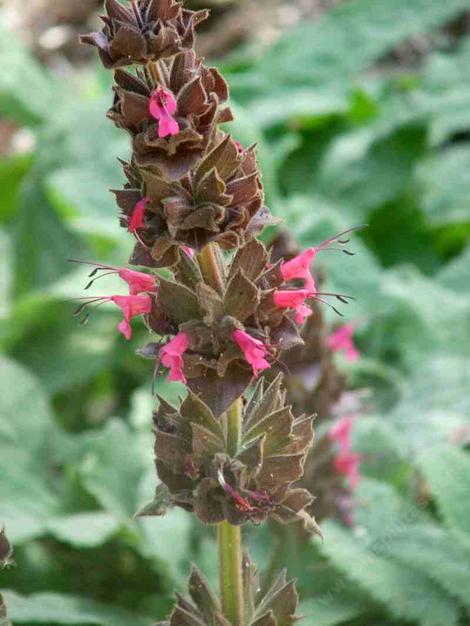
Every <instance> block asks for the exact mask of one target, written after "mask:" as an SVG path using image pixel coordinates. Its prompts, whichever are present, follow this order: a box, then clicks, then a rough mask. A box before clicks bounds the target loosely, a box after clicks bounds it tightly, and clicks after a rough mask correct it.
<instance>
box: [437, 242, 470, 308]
mask: <svg viewBox="0 0 470 626" xmlns="http://www.w3.org/2000/svg"><path fill="white" fill-rule="evenodd" d="M469 267H470V246H467V248H465V250H464V251H463V252H462V254H460V255H459V256H457V257H456V258H455V259H453V260H452V261H451V262H450V263H447V265H445V266H444V267H443V268H442V269H441V271H440V272H439V273H438V274H437V276H436V278H437V280H438V281H439V283H440V284H441V285H442V286H443V287H445V288H446V289H452V290H453V291H455V292H457V293H458V294H461V295H462V294H465V295H466V296H470V281H469V280H468V268H469Z"/></svg>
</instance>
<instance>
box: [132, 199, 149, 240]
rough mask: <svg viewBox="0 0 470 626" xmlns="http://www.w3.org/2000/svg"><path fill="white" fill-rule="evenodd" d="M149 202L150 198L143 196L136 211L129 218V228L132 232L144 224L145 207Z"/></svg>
mask: <svg viewBox="0 0 470 626" xmlns="http://www.w3.org/2000/svg"><path fill="white" fill-rule="evenodd" d="M148 202H149V198H142V200H139V202H137V204H136V205H135V207H134V211H133V212H132V215H131V216H130V218H129V223H128V225H127V230H128V232H130V233H135V232H136V231H137V230H138V229H139V228H142V227H143V226H144V216H145V208H146V206H147V204H148Z"/></svg>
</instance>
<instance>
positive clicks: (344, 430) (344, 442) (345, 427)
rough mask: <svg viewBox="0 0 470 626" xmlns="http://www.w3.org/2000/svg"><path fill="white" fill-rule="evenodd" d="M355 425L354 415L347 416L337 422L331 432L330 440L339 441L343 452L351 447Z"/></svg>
mask: <svg viewBox="0 0 470 626" xmlns="http://www.w3.org/2000/svg"><path fill="white" fill-rule="evenodd" d="M353 424H354V417H353V416H352V415H347V416H346V417H342V418H341V419H340V420H339V421H337V422H336V424H334V425H333V427H332V428H331V430H330V432H329V437H330V439H332V440H333V441H337V442H338V443H339V446H340V449H341V450H343V451H347V450H349V449H350V447H351V432H352V427H353Z"/></svg>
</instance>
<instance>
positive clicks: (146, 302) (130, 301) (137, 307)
mask: <svg viewBox="0 0 470 626" xmlns="http://www.w3.org/2000/svg"><path fill="white" fill-rule="evenodd" d="M104 299H105V300H110V301H111V302H114V304H116V305H117V306H118V307H119V308H120V309H121V311H122V314H123V316H124V319H123V320H122V322H121V323H120V324H119V326H118V330H119V332H120V333H121V334H122V335H124V337H125V338H126V339H130V338H131V337H132V328H131V325H130V321H131V319H132V318H134V317H137V316H138V315H144V314H145V313H150V312H151V311H152V298H151V297H150V296H111V297H109V298H104Z"/></svg>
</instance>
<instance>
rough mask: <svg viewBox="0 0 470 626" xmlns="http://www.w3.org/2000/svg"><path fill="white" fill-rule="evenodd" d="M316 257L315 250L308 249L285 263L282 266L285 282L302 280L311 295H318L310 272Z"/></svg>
mask: <svg viewBox="0 0 470 626" xmlns="http://www.w3.org/2000/svg"><path fill="white" fill-rule="evenodd" d="M315 255H316V249H315V248H307V250H304V251H303V252H301V253H300V254H299V255H297V256H295V257H294V258H293V259H290V261H285V262H284V263H282V265H281V273H282V276H283V278H284V280H286V281H287V280H293V279H302V280H304V281H305V282H304V288H305V289H306V290H308V292H309V293H310V295H314V294H315V293H316V287H315V280H314V278H313V276H312V274H311V272H310V265H311V264H312V261H313V259H314V258H315Z"/></svg>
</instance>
